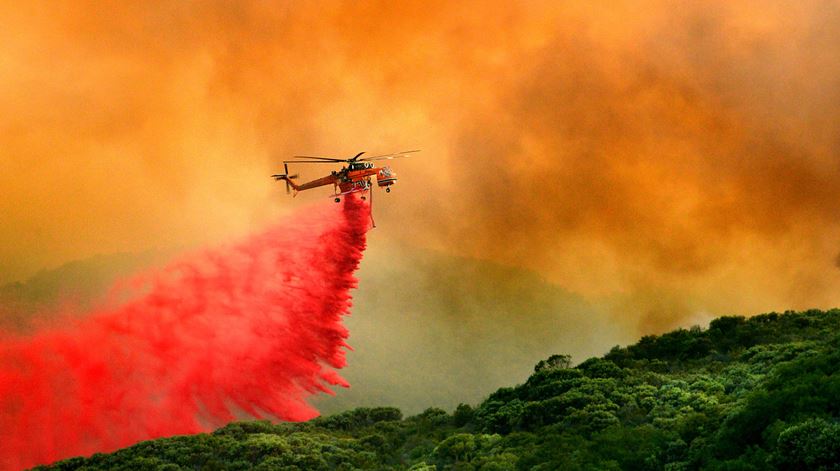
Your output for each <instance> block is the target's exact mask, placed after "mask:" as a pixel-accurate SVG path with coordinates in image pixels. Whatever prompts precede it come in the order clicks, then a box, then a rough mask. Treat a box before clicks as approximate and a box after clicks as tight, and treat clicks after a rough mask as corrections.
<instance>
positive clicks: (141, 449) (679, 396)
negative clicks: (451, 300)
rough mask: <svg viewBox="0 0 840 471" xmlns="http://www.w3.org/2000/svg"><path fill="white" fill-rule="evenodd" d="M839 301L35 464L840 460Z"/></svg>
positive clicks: (427, 465) (577, 465)
mask: <svg viewBox="0 0 840 471" xmlns="http://www.w3.org/2000/svg"><path fill="white" fill-rule="evenodd" d="M838 333H840V310H832V311H827V312H821V311H807V312H802V313H793V312H786V313H784V314H777V313H771V314H764V315H760V316H755V317H752V318H749V319H744V318H742V317H722V318H719V319H716V320H714V321H713V322H712V323H711V324H710V326H709V328H708V329H705V330H703V329H699V328H694V329H691V330H676V331H673V332H670V333H667V334H664V335H661V336H648V337H644V338H642V339H641V340H640V341H639V342H638V343H636V344H635V345H631V346H629V347H626V348H619V347H616V348H614V349H612V350H611V351H610V352H609V353H608V354H606V355H604V356H603V357H601V358H590V359H588V360H586V361H584V362H582V363H580V364H579V365H577V366H575V367H573V368H572V367H571V365H570V358H569V357H568V356H565V355H554V356H552V357H549V358H547V359H546V360H544V361H541V362H539V363H538V364H537V365H536V367H535V368H534V372H533V374H531V375H530V377H528V378H527V380H526V381H525V382H524V383H523V384H520V385H517V386H515V387H506V388H501V389H499V390H497V391H496V392H494V393H493V394H491V395H490V396H489V397H488V398H486V399H485V400H484V401H482V402H481V403H479V404H477V405H475V406H470V405H460V406H458V407H457V408H456V409H455V410H454V411H453V412H452V413H448V412H446V411H444V410H441V409H435V408H432V409H428V410H426V411H425V412H423V413H421V414H419V415H415V416H412V417H408V418H403V417H402V413H401V412H400V411H399V410H398V409H396V408H389V407H377V408H357V409H354V410H351V411H348V412H343V413H340V414H336V415H332V416H327V417H321V418H318V419H315V420H312V421H310V422H306V423H298V424H292V423H284V424H277V425H273V424H271V423H269V422H265V421H262V422H240V423H233V424H230V425H228V426H226V427H223V428H221V429H219V430H216V431H215V432H213V433H211V434H202V435H195V436H182V437H173V438H167V439H159V440H152V441H147V442H143V443H140V444H137V445H135V446H133V447H130V448H126V449H123V450H120V451H117V452H115V453H112V454H99V455H94V456H93V457H90V458H73V459H70V460H66V461H63V462H60V463H57V464H55V465H52V466H49V467H42V468H41V469H45V470H46V469H54V470H73V469H85V470H94V469H126V470H128V469H132V470H133V469H167V470H178V469H241V470H245V469H266V470H267V469H301V470H309V469H341V470H350V469H412V470H423V469H428V470H431V469H459V470H473V469H474V470H505V469H537V470H553V469H592V470H596V469H597V470H602V469H651V470H654V469H668V470H684V469H685V470H688V469H720V470H723V469H727V470H753V469H754V470H759V469H782V470H786V469H825V470H830V469H840V465H838V463H840V423H838V420H839V419H840V401H838V398H840V374H838V373H837V371H838V367H840V350H838V348H837V347H838V346H840V334H838Z"/></svg>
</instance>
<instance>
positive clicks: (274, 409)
mask: <svg viewBox="0 0 840 471" xmlns="http://www.w3.org/2000/svg"><path fill="white" fill-rule="evenodd" d="M369 221H370V219H369V207H368V206H367V204H366V203H364V202H363V201H359V200H358V199H356V198H353V197H350V198H346V199H345V201H344V203H343V204H341V205H334V204H332V203H329V204H328V205H327V204H325V205H324V207H320V206H319V207H315V208H307V211H306V214H298V215H293V216H291V217H289V218H287V219H286V220H285V221H284V222H282V223H280V224H278V225H276V226H275V227H272V228H270V229H268V230H266V231H264V232H262V233H260V234H257V235H253V236H250V237H249V238H247V239H246V240H244V241H242V242H240V243H237V244H234V245H230V246H225V247H221V248H218V249H213V250H206V251H203V252H200V253H196V254H193V255H190V256H187V257H185V258H183V259H181V260H179V261H176V262H174V263H172V264H170V265H169V266H167V267H166V268H164V269H161V270H159V271H157V272H155V273H151V274H145V275H142V276H141V277H140V279H142V280H144V286H145V289H144V290H143V293H142V294H139V295H137V296H136V297H134V298H133V299H130V300H128V301H125V302H123V303H122V304H120V305H119V306H118V307H104V308H99V309H96V310H94V312H90V313H88V314H87V315H85V316H83V317H79V318H76V320H74V321H73V322H71V323H67V322H65V323H63V324H62V327H60V328H49V329H45V330H41V331H39V332H37V333H35V334H33V335H29V336H26V337H14V336H10V335H4V336H3V337H2V340H0V467H2V468H4V469H18V468H22V467H28V466H33V465H36V464H44V463H49V462H52V461H55V460H59V459H63V458H68V457H71V456H78V455H89V454H91V453H94V452H108V451H112V450H115V449H117V448H121V447H124V446H127V445H130V444H133V443H135V442H137V441H140V440H146V439H151V438H157V437H163V436H170V435H179V434H191V433H198V432H203V431H208V430H211V429H213V428H215V427H217V426H220V425H222V424H224V423H227V422H229V421H231V420H234V419H237V418H247V417H253V418H270V419H275V420H289V421H300V420H306V419H309V418H312V417H314V416H316V415H318V412H317V411H316V410H315V409H314V408H313V407H312V406H310V405H309V404H308V403H307V398H308V397H309V396H311V395H312V394H314V393H317V392H327V393H331V391H330V389H329V388H328V386H330V385H341V386H345V387H346V386H348V384H347V383H346V382H345V381H344V380H343V379H342V378H341V377H340V376H339V375H338V373H337V371H336V370H337V369H339V368H341V367H343V366H344V365H345V356H344V353H345V348H346V347H347V344H346V343H345V340H346V339H347V336H348V332H347V330H346V328H345V327H344V326H343V325H342V316H343V315H345V314H347V313H348V312H349V308H350V305H351V296H350V290H351V289H352V288H354V287H355V286H356V284H357V281H356V279H355V278H354V276H353V273H354V271H355V270H356V268H357V267H358V265H359V262H360V261H361V258H362V252H363V251H364V248H365V234H366V232H367V230H368V227H369Z"/></svg>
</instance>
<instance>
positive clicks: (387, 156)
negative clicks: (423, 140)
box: [359, 149, 420, 160]
mask: <svg viewBox="0 0 840 471" xmlns="http://www.w3.org/2000/svg"><path fill="white" fill-rule="evenodd" d="M414 152H420V149H417V150H405V151H402V152H395V153H393V154H382V155H374V156H373V157H367V158H364V159H359V160H386V159H387V160H390V159H396V158H400V157H409V156H408V155H405V154H411V153H414Z"/></svg>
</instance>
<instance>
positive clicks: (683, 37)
mask: <svg viewBox="0 0 840 471" xmlns="http://www.w3.org/2000/svg"><path fill="white" fill-rule="evenodd" d="M0 24H3V25H4V28H2V30H0V111H1V112H0V188H2V193H0V283H3V282H9V281H14V280H19V279H24V278H26V277H28V276H30V275H32V274H33V273H35V272H36V271H38V270H39V269H42V268H47V267H54V266H57V265H59V264H61V263H64V262H66V261H69V260H74V259H79V258H84V257H89V256H92V255H95V254H98V253H109V252H122V251H140V250H146V249H149V248H164V247H172V246H191V245H195V244H200V243H209V242H214V241H219V240H223V239H226V238H228V237H230V236H232V235H235V234H241V233H243V232H246V231H248V230H251V229H255V228H258V227H261V226H262V225H263V224H265V223H266V222H267V221H269V220H273V219H274V218H277V217H278V215H282V214H283V213H284V211H285V210H286V209H288V208H292V207H294V206H295V205H297V204H299V203H300V202H299V201H296V200H291V199H289V198H287V197H286V195H285V194H284V192H283V191H282V190H281V187H280V186H278V185H275V184H272V182H271V180H270V179H269V178H268V175H270V174H271V173H274V172H276V171H277V170H278V169H279V168H280V167H279V166H278V163H279V162H280V161H281V160H282V159H283V158H285V157H288V156H290V155H293V154H301V153H303V154H321V155H352V154H355V153H356V152H359V151H363V150H367V151H370V152H373V153H386V152H392V151H399V150H406V149H415V148H420V149H423V152H422V153H421V154H418V156H417V158H414V159H410V160H409V159H406V160H404V161H399V162H398V163H395V164H394V167H395V169H396V170H397V172H398V173H399V175H400V182H399V184H398V186H397V187H396V188H395V192H394V193H391V194H390V195H388V196H387V199H386V197H385V195H384V194H381V195H377V197H379V200H378V201H377V219H378V222H379V225H380V228H379V229H377V230H376V231H374V232H373V233H372V234H371V243H372V244H376V243H377V240H379V241H383V242H384V241H386V240H393V241H397V242H399V243H408V244H413V245H416V246H420V247H425V248H433V249H437V250H441V251H444V252H447V253H451V254H455V255H464V256H469V257H476V258H481V259H489V260H493V261H497V262H501V263H504V264H508V265H513V266H518V267H523V268H527V269H531V270H535V271H537V272H538V273H540V274H541V275H542V276H543V277H545V278H546V279H548V280H549V281H551V282H552V283H554V284H557V285H559V286H562V287H564V288H567V289H569V290H571V291H574V292H576V293H580V294H582V295H584V296H586V297H588V298H589V299H591V300H593V301H594V302H597V303H601V304H603V305H605V306H608V307H609V309H610V310H611V311H612V312H613V313H615V316H616V319H617V320H621V321H622V322H624V323H626V324H627V325H628V326H633V327H636V328H638V329H639V330H640V331H642V332H648V331H656V330H662V329H665V328H670V327H673V326H675V325H680V324H685V323H687V322H688V323H690V322H693V321H695V320H698V319H699V320H703V319H707V318H708V316H710V315H720V314H729V313H744V314H748V313H756V312H761V311H766V310H773V309H776V310H784V309H787V308H806V307H812V306H816V307H829V306H836V305H838V304H840V270H838V252H840V224H838V218H837V216H836V215H837V214H838V213H840V183H838V182H840V179H838V178H837V177H838V156H839V154H840V134H838V129H840V111H838V110H840V49H839V48H837V44H840V5H838V3H836V2H828V1H811V2H807V1H806V2H795V3H794V2H772V1H770V2H768V1H744V2H727V1H719V2H714V1H713V2H708V1H704V2H679V3H676V2H664V1H625V2H621V1H618V2H616V1H613V2H583V1H581V2H554V1H550V2H549V1H547V2H499V3H498V4H497V5H490V4H489V3H488V2H476V3H469V2H429V1H422V2H421V1H416V2H385V1H382V2H365V1H360V2H269V1H262V2H258V1H253V2H245V1H243V2H198V1H195V2H189V1H159V2H137V3H131V2H121V1H114V2H92V1H91V2H83V1H70V2H23V3H22V2H11V1H6V2H2V3H0ZM320 168H321V167H318V169H320ZM318 169H315V168H311V169H310V168H305V169H301V173H302V178H306V177H313V178H314V177H317V176H319V174H318ZM320 197H323V195H321V194H317V195H301V196H300V197H299V198H300V199H304V200H305V199H307V198H320ZM389 263H399V261H398V260H392V261H389Z"/></svg>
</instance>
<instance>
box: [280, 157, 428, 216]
mask: <svg viewBox="0 0 840 471" xmlns="http://www.w3.org/2000/svg"><path fill="white" fill-rule="evenodd" d="M414 152H420V150H406V151H403V152H395V153H393V154H383V155H375V156H373V157H366V158H362V155H364V154H365V153H364V152H359V153H358V154H356V155H355V156H353V157H350V158H347V159H340V158H334V157H320V156H311V155H296V156H294V157H293V159H295V160H284V161H283V169H284V170H285V172H286V173H280V174H276V175H272V178H274V179H275V180H277V181H280V180H282V181H284V182H286V193H291V192H293V195H292V196H297V194H298V192H300V191H305V190H310V189H312V188H318V187H322V186H327V185H333V193H334V194H333V195H332V197H333V198H334V200H335V202H336V203H340V202H341V198H342V197H344V196H347V195H349V194H351V193H357V192H365V191H369V190H371V189H372V187H373V183H372V179H373V177H374V176H376V184H377V186H379V187H380V188H385V192H386V193H390V192H391V185H393V184H394V183H396V182H397V174H396V173H395V172H394V171H393V170H391V167H389V166H387V165H386V166H384V167H377V166H376V164H374V162H375V161H378V160H392V159H396V158H400V157H408V156H409V155H408V154H412V153H414ZM339 163H345V164H346V165H345V166H344V167H342V168H341V170H334V171H332V172H331V173H330V174H329V175H327V176H325V177H321V178H318V179H315V180H312V181H310V182H306V183H302V184H300V185H298V184H296V183H295V182H294V180H295V179H297V178H298V175H296V174H295V175H289V164H332V165H335V164H339ZM362 199H365V196H364V195H362Z"/></svg>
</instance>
